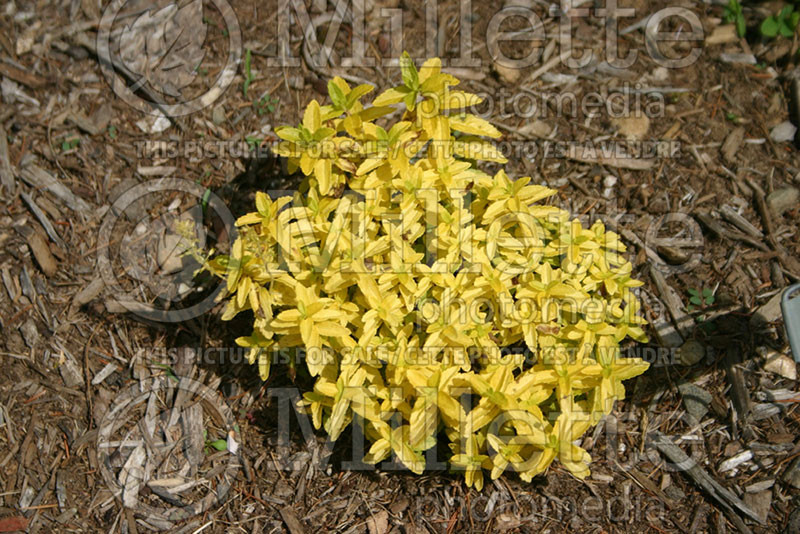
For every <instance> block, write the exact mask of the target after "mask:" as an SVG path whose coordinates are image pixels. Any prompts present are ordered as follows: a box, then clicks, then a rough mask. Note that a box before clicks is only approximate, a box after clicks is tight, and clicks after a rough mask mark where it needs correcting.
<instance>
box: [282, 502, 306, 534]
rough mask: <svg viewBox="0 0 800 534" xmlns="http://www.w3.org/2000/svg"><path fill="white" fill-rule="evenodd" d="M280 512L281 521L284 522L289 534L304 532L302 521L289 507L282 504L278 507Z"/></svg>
mask: <svg viewBox="0 0 800 534" xmlns="http://www.w3.org/2000/svg"><path fill="white" fill-rule="evenodd" d="M280 513H281V517H282V518H283V522H284V523H286V527H287V528H288V529H289V534H305V529H304V528H303V525H302V523H300V520H299V519H297V516H296V515H295V514H294V512H293V511H292V510H291V509H290V508H287V507H285V506H284V507H282V508H280Z"/></svg>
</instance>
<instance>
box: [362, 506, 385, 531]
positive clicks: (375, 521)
mask: <svg viewBox="0 0 800 534" xmlns="http://www.w3.org/2000/svg"><path fill="white" fill-rule="evenodd" d="M367 529H368V530H369V534H386V533H387V532H389V513H388V512H387V511H386V510H381V511H380V512H378V513H377V514H374V515H372V516H370V517H369V519H367Z"/></svg>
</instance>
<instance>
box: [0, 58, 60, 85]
mask: <svg viewBox="0 0 800 534" xmlns="http://www.w3.org/2000/svg"><path fill="white" fill-rule="evenodd" d="M0 75H2V76H5V77H6V78H11V79H12V80H14V81H15V82H19V83H21V84H22V85H26V86H28V87H30V88H31V89H41V88H42V87H44V86H46V85H47V84H48V83H49V82H48V81H47V79H45V78H42V77H41V76H38V75H36V74H34V73H32V72H30V71H27V70H23V69H18V68H17V67H15V66H14V65H9V64H8V63H5V62H4V61H0Z"/></svg>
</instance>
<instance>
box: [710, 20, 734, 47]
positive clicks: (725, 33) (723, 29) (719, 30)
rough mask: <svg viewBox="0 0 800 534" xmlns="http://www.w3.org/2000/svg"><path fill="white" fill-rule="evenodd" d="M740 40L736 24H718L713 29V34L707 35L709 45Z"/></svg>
mask: <svg viewBox="0 0 800 534" xmlns="http://www.w3.org/2000/svg"><path fill="white" fill-rule="evenodd" d="M738 40H739V35H738V34H737V33H736V25H735V24H723V25H721V26H717V27H716V28H714V29H713V30H712V31H711V34H710V35H709V36H708V37H706V44H707V45H716V44H726V43H735V42H736V41H738Z"/></svg>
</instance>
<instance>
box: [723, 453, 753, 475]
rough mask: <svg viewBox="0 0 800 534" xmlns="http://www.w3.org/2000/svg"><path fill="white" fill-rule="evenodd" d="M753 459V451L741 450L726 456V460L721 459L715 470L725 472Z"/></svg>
mask: <svg viewBox="0 0 800 534" xmlns="http://www.w3.org/2000/svg"><path fill="white" fill-rule="evenodd" d="M752 459H753V451H749V450H748V451H742V452H740V453H739V454H737V455H735V456H732V457H730V458H728V459H727V460H725V461H723V462H722V463H721V464H719V468H718V469H717V471H719V472H720V473H725V472H727V471H732V470H734V469H736V468H737V467H739V466H740V465H742V464H743V463H745V462H749V461H750V460H752Z"/></svg>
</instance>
